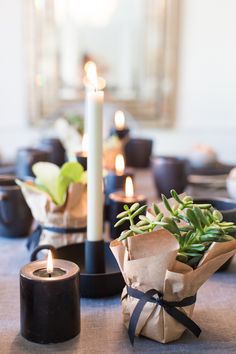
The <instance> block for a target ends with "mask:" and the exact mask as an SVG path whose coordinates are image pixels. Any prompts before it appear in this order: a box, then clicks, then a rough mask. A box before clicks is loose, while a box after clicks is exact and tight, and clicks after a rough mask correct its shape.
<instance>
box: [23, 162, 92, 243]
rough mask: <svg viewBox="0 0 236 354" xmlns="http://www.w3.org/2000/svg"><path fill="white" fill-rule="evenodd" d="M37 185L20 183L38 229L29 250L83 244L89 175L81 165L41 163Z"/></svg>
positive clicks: (35, 182) (37, 165)
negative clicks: (41, 245) (49, 245)
mask: <svg viewBox="0 0 236 354" xmlns="http://www.w3.org/2000/svg"><path fill="white" fill-rule="evenodd" d="M33 172H34V174H35V176H36V178H35V180H34V181H31V180H30V181H26V182H23V181H20V180H17V183H18V184H19V185H20V186H21V189H22V192H23V195H24V197H25V200H26V202H27V204H28V206H29V207H30V209H31V212H32V214H33V217H34V219H35V220H36V221H37V223H38V228H37V229H36V230H35V231H34V233H33V234H32V237H30V238H29V243H28V245H29V248H34V247H35V246H37V245H38V244H39V243H40V244H51V245H53V246H55V247H59V246H63V245H67V244H70V243H76V242H81V241H83V239H84V232H85V231H86V229H85V228H86V220H87V185H86V172H84V170H83V167H82V166H81V165H80V164H79V163H78V162H67V163H65V164H64V165H63V166H62V167H61V168H59V167H58V166H56V165H54V164H52V163H49V162H38V163H36V164H35V165H34V166H33Z"/></svg>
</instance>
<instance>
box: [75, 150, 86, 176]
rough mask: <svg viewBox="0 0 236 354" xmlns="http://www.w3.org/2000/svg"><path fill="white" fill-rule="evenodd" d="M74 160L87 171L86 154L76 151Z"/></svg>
mask: <svg viewBox="0 0 236 354" xmlns="http://www.w3.org/2000/svg"><path fill="white" fill-rule="evenodd" d="M76 160H77V161H78V162H79V163H80V164H81V165H82V166H83V168H84V171H87V160H88V159H87V156H86V155H85V154H84V153H83V152H77V153H76Z"/></svg>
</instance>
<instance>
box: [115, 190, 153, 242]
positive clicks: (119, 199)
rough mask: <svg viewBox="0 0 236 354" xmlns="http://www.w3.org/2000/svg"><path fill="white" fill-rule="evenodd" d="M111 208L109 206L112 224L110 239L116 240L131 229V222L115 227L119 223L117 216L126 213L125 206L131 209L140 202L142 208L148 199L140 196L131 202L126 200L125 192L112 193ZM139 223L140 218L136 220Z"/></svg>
mask: <svg viewBox="0 0 236 354" xmlns="http://www.w3.org/2000/svg"><path fill="white" fill-rule="evenodd" d="M109 198H110V206H109V222H110V237H111V238H112V239H116V238H118V237H119V236H120V234H121V232H122V231H124V230H127V229H129V226H130V225H129V222H128V221H126V222H124V224H122V225H120V226H118V227H114V225H115V223H116V222H117V221H118V219H117V218H116V216H117V215H118V214H120V213H121V212H122V211H124V208H123V207H124V205H125V204H126V205H128V207H131V205H133V204H134V203H136V202H138V203H139V204H140V206H142V205H145V204H146V199H145V197H144V196H142V195H139V196H137V197H133V198H132V199H131V200H130V201H128V200H126V199H125V197H124V196H123V192H117V193H111V194H110V196H109ZM134 221H135V222H137V221H138V218H136V219H135V220H134Z"/></svg>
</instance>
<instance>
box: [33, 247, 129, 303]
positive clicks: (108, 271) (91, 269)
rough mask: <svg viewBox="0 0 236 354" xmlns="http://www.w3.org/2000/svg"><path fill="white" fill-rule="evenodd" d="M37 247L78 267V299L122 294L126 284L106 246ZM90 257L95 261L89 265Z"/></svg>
mask: <svg viewBox="0 0 236 354" xmlns="http://www.w3.org/2000/svg"><path fill="white" fill-rule="evenodd" d="M102 246H103V251H102ZM39 247H40V249H48V248H49V249H51V250H52V252H53V255H54V257H55V258H59V259H66V260H70V261H71V262H74V263H76V264H77V265H78V266H79V268H80V295H81V297H85V298H102V297H107V296H114V295H117V294H121V292H122V289H123V288H124V286H125V283H124V279H123V277H122V274H121V272H120V269H119V267H118V264H117V262H116V259H115V257H114V256H113V254H112V252H111V250H110V247H109V242H104V241H87V243H86V242H85V243H76V244H70V245H67V246H63V247H59V248H57V249H55V248H54V247H53V246H51V245H42V246H39ZM34 252H35V251H34ZM90 252H91V253H90ZM93 256H95V259H96V260H93V261H91V263H90V260H89V259H92V257H93ZM99 257H100V258H101V259H100V260H99ZM85 259H86V260H85ZM89 263H90V264H89ZM103 267H104V268H103ZM98 270H99V272H98Z"/></svg>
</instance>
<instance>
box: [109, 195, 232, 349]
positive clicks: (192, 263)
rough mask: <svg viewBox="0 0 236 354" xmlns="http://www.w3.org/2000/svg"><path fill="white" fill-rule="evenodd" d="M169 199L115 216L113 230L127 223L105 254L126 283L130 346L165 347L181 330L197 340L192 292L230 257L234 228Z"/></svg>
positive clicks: (184, 201)
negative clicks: (144, 340)
mask: <svg viewBox="0 0 236 354" xmlns="http://www.w3.org/2000/svg"><path fill="white" fill-rule="evenodd" d="M171 195H172V198H171V199H167V198H166V197H165V196H164V195H162V200H163V201H162V203H160V204H153V206H152V208H151V209H148V210H146V209H147V207H146V206H144V207H139V205H138V203H135V204H134V205H132V206H131V207H130V208H128V206H124V212H122V213H121V214H119V215H118V216H117V218H118V222H117V224H116V225H119V224H122V223H123V222H125V221H127V220H128V221H129V222H130V228H129V230H126V231H123V232H122V234H121V235H120V237H119V239H117V240H114V241H113V242H112V243H111V250H112V252H113V254H114V256H115V257H116V260H117V262H118V264H119V267H120V269H121V271H122V274H123V277H124V280H125V282H126V286H125V288H124V290H123V293H122V312H123V319H124V323H125V325H126V327H127V328H128V333H129V337H130V339H131V342H132V343H133V341H134V337H135V336H137V335H143V336H145V337H148V338H151V339H154V340H156V341H159V342H161V343H168V342H171V341H174V340H176V339H178V338H180V336H181V335H182V334H183V332H184V331H185V330H186V328H187V329H189V330H190V331H191V332H192V333H193V334H195V335H196V336H199V334H200V332H201V330H200V328H199V327H198V325H197V324H196V323H194V322H193V320H192V314H193V309H194V304H195V302H196V294H197V291H198V289H199V288H200V287H201V285H202V284H203V283H204V282H205V281H206V280H207V279H208V278H209V277H210V276H211V275H212V274H213V273H214V272H215V271H216V270H217V269H218V268H219V267H220V266H222V265H223V264H224V263H225V262H226V261H227V260H228V259H229V258H230V257H232V256H233V254H234V253H235V251H236V240H235V239H234V237H233V236H232V235H234V234H235V232H236V226H235V225H234V223H232V222H225V221H224V220H223V219H222V215H221V213H220V212H219V211H217V210H215V209H214V208H213V207H212V206H211V205H210V204H195V203H194V202H193V199H192V198H191V197H189V196H185V195H181V196H179V195H178V194H177V193H176V192H175V191H174V190H172V191H171ZM137 216H138V217H139V221H138V222H137V223H136V224H135V220H137Z"/></svg>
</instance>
